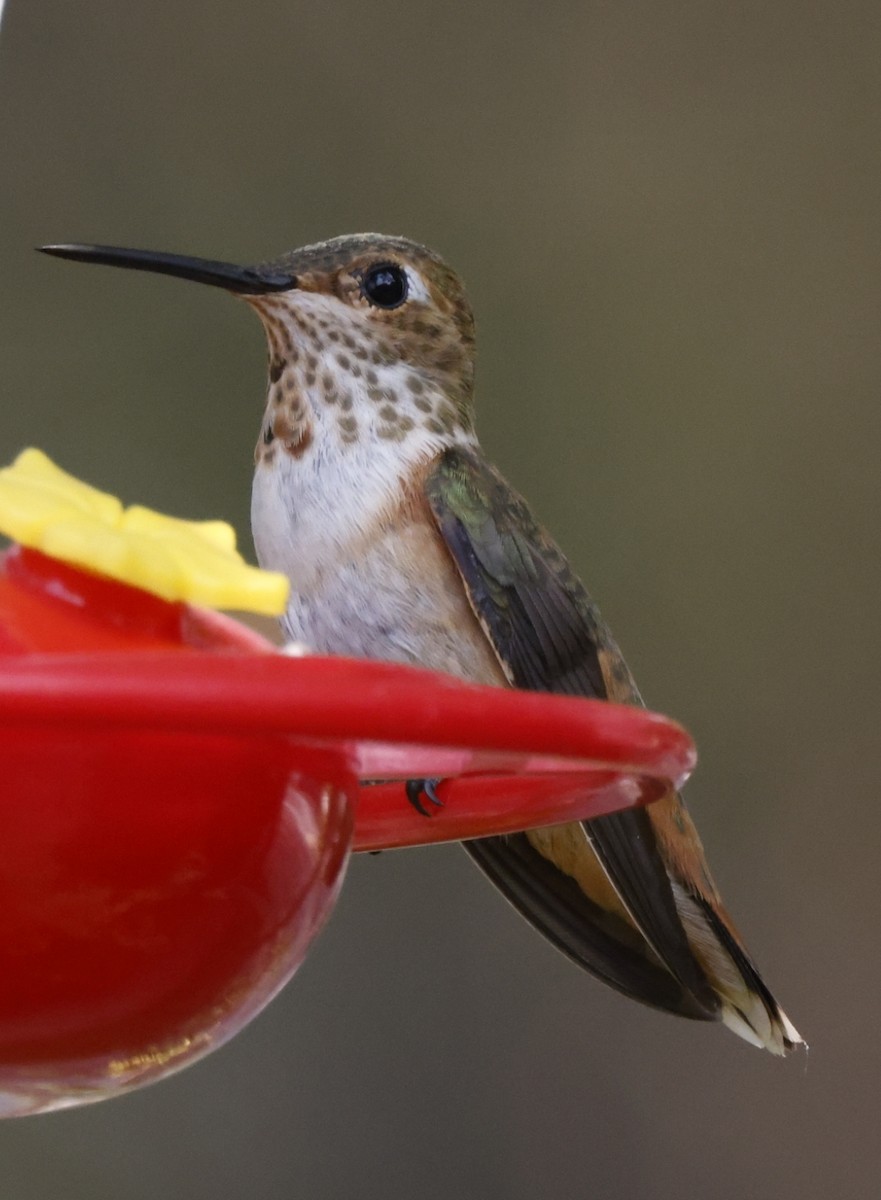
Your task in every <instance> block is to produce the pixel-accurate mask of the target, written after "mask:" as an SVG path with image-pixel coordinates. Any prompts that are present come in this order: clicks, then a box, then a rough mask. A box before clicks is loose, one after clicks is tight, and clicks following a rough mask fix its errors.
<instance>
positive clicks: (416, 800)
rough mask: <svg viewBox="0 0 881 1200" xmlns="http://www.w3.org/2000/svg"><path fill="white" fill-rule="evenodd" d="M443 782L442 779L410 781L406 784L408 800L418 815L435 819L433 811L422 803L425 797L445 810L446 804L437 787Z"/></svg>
mask: <svg viewBox="0 0 881 1200" xmlns="http://www.w3.org/2000/svg"><path fill="white" fill-rule="evenodd" d="M440 782H441V780H440V779H408V780H407V782H406V783H405V784H404V790H405V791H406V793H407V799H408V800H409V801H410V803H411V804H412V805H413V807H414V808H415V809H416V811H417V812H418V813H421V814H422V816H423V817H433V816H434V813H433V812H432V811H431V809H429V808H426V807H425V805H424V804H423V803H422V797H423V796H425V798H426V799H427V800H430V801H431V803H432V804H433V805H435V807H436V808H443V806H444V802H443V800H441V798H440V796H438V794H437V790H436V789H437V786H438V784H439V783H440Z"/></svg>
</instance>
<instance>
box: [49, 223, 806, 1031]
mask: <svg viewBox="0 0 881 1200" xmlns="http://www.w3.org/2000/svg"><path fill="white" fill-rule="evenodd" d="M43 249H44V250H45V251H46V252H47V253H50V254H55V255H59V256H60V257H62V258H72V259H79V260H84V261H87V262H97V263H106V264H110V265H113V266H120V267H130V268H135V269H138V270H146V271H158V272H162V273H165V274H169V275H175V276H180V277H182V278H185V279H192V280H196V281H198V282H201V283H207V284H212V285H215V286H219V287H223V288H226V289H228V290H229V291H231V292H232V293H234V294H235V295H236V296H239V297H241V298H242V299H243V300H245V301H246V302H247V303H248V304H249V305H250V306H251V307H252V308H253V309H254V310H255V312H256V313H257V315H258V316H259V317H260V319H261V321H262V322H263V326H264V328H265V330H266V334H267V338H268V341H269V391H268V397H267V401H266V409H265V412H264V416H263V420H262V423H261V427H260V434H259V437H258V440H257V449H256V455H255V459H256V471H255V475H254V488H253V498H252V510H251V511H252V523H253V533H254V541H255V544H256V548H257V556H258V558H259V560H260V563H261V565H262V566H264V567H267V568H270V569H272V570H274V571H283V572H285V573H286V574H287V575H288V576H289V578H290V580H291V584H292V591H291V597H290V603H289V606H288V609H287V612H286V614H285V616H284V618H283V620H282V624H283V626H284V631H285V633H286V635H287V636H288V637H289V638H291V639H293V640H296V641H298V642H303V643H305V644H306V645H307V646H309V647H311V648H313V649H314V650H316V651H317V652H320V653H328V654H345V655H354V656H356V657H362V658H375V659H387V660H392V661H395V662H401V663H413V664H418V665H419V666H422V667H429V668H434V669H436V670H439V671H446V672H449V673H451V674H453V675H457V676H459V677H461V678H463V679H468V680H472V681H474V682H477V683H483V684H497V685H500V686H511V687H519V688H527V689H533V690H537V691H546V692H557V693H563V694H566V695H581V696H592V697H599V698H602V699H608V700H613V701H619V702H623V703H628V704H641V703H642V701H641V698H640V695H639V692H638V691H637V689H636V686H635V684H634V682H633V679H632V677H631V674H630V672H629V670H628V668H627V665H626V664H625V662H624V659H623V658H622V656H621V653H620V651H619V649H618V647H617V645H616V644H615V642H614V640H613V639H612V637H611V634H610V632H609V630H608V628H607V627H606V625H605V624H604V622H603V620H602V618H601V617H600V614H599V612H598V611H597V608H596V606H595V605H594V603H593V601H592V600H591V598H590V596H589V595H588V593H587V591H586V590H585V588H584V587H583V585H582V584H581V583H580V581H579V580H578V579H577V577H576V576H575V574H574V573H573V571H572V568H571V567H570V565H569V563H568V562H567V560H566V558H565V557H564V556H563V553H562V552H561V551H560V549H559V548H558V547H557V545H556V544H555V542H554V541H553V540H552V539H551V538H550V537H549V536H548V534H547V533H546V532H545V531H544V530H543V529H542V528H541V526H540V525H539V524H538V523H537V521H536V519H535V517H534V516H533V514H532V512H531V511H530V509H529V507H528V506H527V504H526V503H525V501H524V500H523V499H522V498H521V497H520V496H519V495H518V494H517V493H516V492H515V491H514V490H513V489H512V488H511V487H510V486H509V485H508V484H507V483H506V481H505V480H504V479H503V478H502V476H501V475H500V474H499V473H498V471H496V470H495V468H494V467H493V466H492V465H491V464H490V463H489V462H488V461H487V459H486V458H485V457H484V455H483V452H482V450H481V448H480V445H479V443H478V440H477V435H476V433H475V429H474V407H473V384H474V318H473V316H472V312H471V307H470V305H469V303H468V299H467V297H466V294H465V290H464V288H463V286H462V283H461V281H460V280H459V278H458V276H457V275H456V274H455V273H454V272H453V271H452V270H451V269H450V268H449V267H448V266H447V265H446V263H445V262H444V261H443V260H442V259H441V258H440V257H439V256H438V255H437V254H434V253H433V252H432V251H431V250H428V249H426V248H425V247H424V246H420V245H417V244H416V243H414V242H411V241H408V240H406V239H404V238H396V237H383V236H380V235H378V234H358V235H354V236H349V237H339V238H334V239H333V240H331V241H327V242H322V243H320V244H318V245H314V246H307V247H305V248H304V249H302V250H295V251H294V252H293V253H291V254H286V255H284V256H283V257H281V258H279V259H276V260H274V261H272V262H268V263H264V264H262V265H260V266H256V267H237V266H232V265H230V264H227V263H221V262H212V261H207V260H203V259H196V258H187V257H180V256H177V255H170V254H161V253H153V252H150V251H139V250H125V249H118V248H114V247H102V246H81V245H65V246H46V247H43ZM426 787H427V790H428V797H429V799H432V800H436V799H437V797H436V796H435V794H434V792H433V790H432V789H431V786H430V785H426ZM466 849H467V850H468V852H469V854H470V855H471V857H472V858H473V859H474V860H475V861H476V862H477V863H478V865H479V866H480V867H481V868H482V869H483V870H484V871H485V872H486V874H487V875H488V876H489V877H490V879H491V880H492V881H493V882H494V883H495V884H496V885H497V887H498V888H499V889H500V890H501V891H502V892H503V893H504V894H505V895H506V896H507V898H508V899H509V900H510V901H511V902H512V904H513V905H514V906H515V907H516V908H517V909H519V910H520V912H521V913H522V914H523V915H524V916H525V917H526V918H527V920H529V921H530V922H531V923H532V924H533V925H534V926H535V928H536V929H538V930H539V931H540V932H541V933H543V934H544V935H545V936H546V937H548V938H549V939H550V940H551V941H552V942H553V943H554V944H555V945H556V946H558V947H559V948H560V949H561V950H562V951H563V952H564V953H565V954H567V955H568V956H569V957H570V958H572V959H574V960H575V962H577V963H579V964H580V965H581V966H582V967H585V968H586V969H587V970H588V971H590V972H592V973H593V974H594V975H596V976H598V977H599V978H600V979H602V980H604V981H605V982H606V983H608V984H610V985H611V986H612V987H615V988H617V989H618V990H619V991H622V992H624V993H625V994H626V995H629V996H633V997H634V998H636V999H637V1000H641V1001H643V1002H644V1003H646V1004H650V1005H654V1006H655V1007H657V1008H661V1009H666V1010H669V1011H670V1012H674V1013H678V1014H680V1015H682V1016H687V1017H692V1018H696V1019H698V1020H717V1019H721V1020H722V1021H724V1023H725V1024H726V1025H728V1026H729V1027H730V1028H731V1029H733V1030H734V1032H736V1033H738V1034H740V1036H741V1037H743V1038H745V1039H746V1040H747V1041H749V1042H752V1043H754V1044H755V1045H757V1046H764V1047H767V1049H769V1050H771V1051H772V1052H773V1053H775V1054H783V1053H785V1052H786V1050H788V1049H790V1048H791V1047H793V1046H794V1045H796V1044H798V1043H801V1041H802V1039H801V1037H800V1036H799V1034H798V1033H797V1031H796V1030H795V1028H794V1027H793V1025H792V1024H791V1023H790V1021H789V1020H788V1019H787V1017H786V1016H785V1014H784V1013H783V1011H782V1010H781V1009H780V1007H779V1005H778V1004H777V1002H776V1000H775V999H774V997H773V996H772V995H771V993H770V991H769V990H768V988H767V987H766V985H765V984H764V982H763V981H762V979H761V977H760V975H759V973H758V971H757V969H756V967H755V966H754V965H753V962H752V960H751V958H750V957H749V954H748V953H747V950H746V948H745V947H744V944H743V942H742V940H741V938H740V935H739V934H738V932H737V930H736V929H735V927H734V925H733V923H732V921H731V919H730V917H729V916H728V914H727V912H726V911H725V909H724V907H723V905H722V902H721V898H720V896H719V893H718V891H717V889H716V886H715V884H714V883H713V880H712V877H711V875H710V873H709V868H708V867H707V864H706V861H705V858H704V852H703V848H702V846H701V842H700V839H699V837H698V834H697V831H696V829H695V827H694V825H693V823H692V821H691V818H690V817H689V815H688V813H687V811H686V809H685V806H684V804H683V802H682V800H681V798H680V796H679V795H678V794H677V793H675V792H672V791H671V792H670V793H669V794H668V795H667V796H665V797H664V798H663V799H661V800H659V801H657V802H656V803H654V804H652V805H651V806H650V807H648V808H646V809H634V810H630V811H626V812H620V813H615V814H612V815H609V816H604V817H600V818H598V819H595V820H592V821H585V822H573V823H571V824H565V825H557V826H552V827H550V828H542V829H533V830H530V831H528V832H525V833H518V834H514V835H509V836H505V837H489V838H483V839H480V840H477V841H472V842H469V843H467V844H466Z"/></svg>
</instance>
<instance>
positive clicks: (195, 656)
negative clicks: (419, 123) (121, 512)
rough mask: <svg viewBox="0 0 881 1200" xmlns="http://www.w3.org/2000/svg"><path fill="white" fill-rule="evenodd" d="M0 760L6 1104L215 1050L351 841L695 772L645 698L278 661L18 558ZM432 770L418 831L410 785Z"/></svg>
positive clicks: (547, 819) (461, 829) (113, 589)
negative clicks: (429, 809)
mask: <svg viewBox="0 0 881 1200" xmlns="http://www.w3.org/2000/svg"><path fill="white" fill-rule="evenodd" d="M0 754H2V780H3V791H2V806H0V844H2V846H3V854H2V855H0V971H2V975H3V979H4V986H3V988H2V989H0V1113H3V1112H5V1113H7V1114H19V1113H23V1112H34V1111H44V1110H46V1109H49V1108H55V1107H62V1106H64V1105H68V1104H76V1103H83V1102H85V1101H87V1100H93V1099H100V1098H102V1097H104V1096H109V1095H113V1094H115V1093H117V1092H119V1091H122V1090H125V1089H127V1088H131V1087H134V1086H138V1085H140V1084H142V1083H147V1082H150V1081H152V1080H155V1079H158V1078H161V1077H162V1076H164V1075H166V1074H168V1073H169V1072H171V1071H173V1070H177V1069H179V1068H180V1067H181V1066H184V1065H186V1064H187V1063H188V1062H191V1061H193V1060H194V1059H196V1058H198V1057H200V1056H201V1055H202V1054H204V1053H206V1052H207V1051H208V1050H209V1049H211V1048H212V1047H214V1046H217V1045H219V1044H220V1043H221V1042H223V1041H225V1040H226V1039H227V1038H228V1037H229V1036H231V1035H232V1034H233V1033H234V1032H235V1031H236V1030H237V1029H239V1028H241V1026H242V1025H243V1024H244V1023H245V1022H246V1021H247V1020H249V1019H250V1018H251V1017H252V1016H253V1015H254V1014H255V1013H256V1012H257V1011H259V1009H260V1008H261V1007H262V1006H263V1005H264V1004H265V1003H266V1002H267V1001H268V1000H269V999H270V998H271V996H272V995H273V994H274V993H275V992H276V991H277V990H278V988H279V987H280V986H281V985H282V984H283V983H284V982H285V980H286V979H287V978H289V977H290V975H291V974H292V972H293V971H294V970H295V968H296V966H297V965H298V963H299V962H300V961H301V959H302V957H303V955H304V953H305V951H306V949H307V947H308V944H309V942H310V940H311V938H312V937H313V936H314V935H315V933H316V932H317V930H318V929H319V928H320V926H321V924H322V923H323V921H324V920H325V919H326V916H327V914H328V913H329V911H330V908H331V907H332V904H333V902H334V899H335V897H336V895H337V892H338V890H339V887H340V885H341V882H342V877H343V873H344V868H345V863H346V860H347V856H348V852H349V849H350V848H355V849H378V848H382V847H390V846H402V845H415V844H419V843H425V842H429V841H443V840H450V839H460V838H464V837H474V836H481V835H486V834H489V833H497V832H505V831H511V830H515V829H519V828H524V827H527V826H529V825H536V824H549V823H553V822H557V821H564V820H570V819H579V818H584V817H588V816H595V815H598V814H599V813H603V812H608V811H610V810H612V809H615V808H621V807H625V806H628V805H632V804H637V803H646V802H647V801H649V800H652V799H655V798H656V797H657V796H659V795H660V794H662V793H663V791H665V790H666V789H667V788H668V787H669V786H670V785H671V783H676V784H679V783H681V782H682V780H683V779H684V777H685V776H686V775H687V774H688V772H689V771H690V770H691V767H692V765H693V760H694V751H693V747H692V744H691V742H690V740H689V738H688V736H687V734H685V733H684V731H683V730H682V729H680V728H679V727H678V726H677V725H675V724H674V723H673V722H670V721H667V720H666V719H664V718H661V717H658V716H655V715H653V714H650V713H646V712H644V711H642V710H639V709H632V708H622V707H620V706H616V705H608V704H602V703H599V702H592V701H586V700H578V699H569V698H562V697H553V696H545V695H539V694H536V693H523V692H515V691H506V690H504V689H493V688H477V687H471V686H468V685H465V684H462V683H460V682H458V681H456V680H453V679H450V678H448V677H445V676H440V675H436V674H433V673H429V672H425V671H419V670H415V669H410V668H406V667H399V666H393V665H389V664H382V663H371V662H356V661H352V660H346V659H320V658H299V659H297V658H287V657H285V656H283V655H280V654H277V653H274V648H273V647H272V646H271V645H270V644H269V643H267V642H265V641H264V639H262V638H259V637H258V636H257V635H256V634H253V633H251V632H250V631H249V630H246V629H245V628H244V627H243V626H241V625H239V624H237V623H236V622H234V621H231V620H230V619H228V618H224V617H220V616H217V615H216V614H211V613H207V612H204V611H202V610H199V609H194V608H191V607H189V606H187V605H181V604H166V603H165V602H164V601H161V600H158V599H156V598H155V597H153V596H149V595H147V594H146V593H144V592H141V591H139V590H137V589H134V588H130V587H127V586H126V585H123V584H118V583H113V582H111V581H109V580H105V579H101V578H98V577H96V576H93V575H90V574H88V573H87V572H83V571H79V570H77V569H75V568H72V567H69V566H65V565H64V564H60V563H56V562H54V561H53V560H51V559H47V558H45V557H44V556H43V555H40V554H37V553H36V552H34V551H27V550H21V549H19V548H13V550H12V551H10V552H8V553H7V555H6V556H5V559H4V561H3V562H2V565H0ZM428 776H441V777H442V778H443V783H441V784H440V787H439V793H440V796H441V798H442V800H443V801H444V806H443V808H441V809H440V810H439V811H438V812H437V814H436V815H434V816H432V817H431V818H426V817H424V816H422V815H420V814H419V813H418V812H416V810H415V809H414V808H413V807H412V806H411V805H410V804H409V803H408V801H407V800H406V797H405V793H404V787H403V783H402V782H401V781H402V780H405V779H408V778H414V777H428ZM359 781H371V786H365V787H359V786H358V784H359ZM374 781H379V782H374ZM392 781H396V782H392Z"/></svg>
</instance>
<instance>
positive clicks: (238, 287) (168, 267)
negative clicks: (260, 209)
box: [37, 245, 297, 296]
mask: <svg viewBox="0 0 881 1200" xmlns="http://www.w3.org/2000/svg"><path fill="white" fill-rule="evenodd" d="M37 249H38V250H40V251H41V252H42V253H43V254H53V255H55V256H56V257H57V258H72V259H73V260H74V261H75V262H90V263H103V264H105V265H106V266H109V267H128V268H129V269H130V270H133V271H153V272H154V273H157V274H159V275H176V276H177V277H178V278H179V279H192V280H194V281H195V282H196V283H208V284H211V285H212V286H213V287H222V288H226V289H227V291H230V292H237V293H238V294H239V295H244V296H256V295H259V294H260V293H261V292H287V291H290V289H291V288H295V287H296V286H297V277H296V275H289V274H283V273H281V274H280V273H279V272H278V271H271V270H264V269H262V268H261V267H237V266H235V265H234V264H233V263H225V262H212V261H211V260H210V259H207V258H187V257H186V256H185V255H182V254H162V253H161V252H158V251H154V250H125V249H123V248H122V247H120V246H79V245H69V246H68V245H65V246H38V247H37Z"/></svg>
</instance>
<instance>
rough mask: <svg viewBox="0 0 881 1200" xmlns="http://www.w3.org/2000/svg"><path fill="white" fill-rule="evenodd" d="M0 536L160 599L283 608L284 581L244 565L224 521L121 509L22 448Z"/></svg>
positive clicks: (1, 501) (5, 492) (4, 480)
mask: <svg viewBox="0 0 881 1200" xmlns="http://www.w3.org/2000/svg"><path fill="white" fill-rule="evenodd" d="M0 532H2V533H5V534H6V535H7V536H8V537H11V538H12V539H13V540H14V541H16V542H21V543H22V545H25V546H31V547H32V548H33V549H35V550H41V551H42V552H43V553H44V554H49V555H51V556H52V557H53V558H60V559H63V560H64V561H65V562H70V563H74V564H75V565H76V566H78V567H85V568H86V569H87V570H90V571H94V572H96V573H97V574H99V575H109V576H110V577H111V578H112V579H118V580H120V581H121V582H122V583H128V584H131V585H133V586H134V587H139V588H143V589H144V590H145V591H148V592H153V593H154V594H155V595H157V596H161V597H162V598H163V599H165V600H184V601H187V602H188V603H192V604H204V605H207V606H208V607H210V608H235V609H241V610H242V611H244V612H254V613H265V614H269V615H274V616H277V615H278V614H280V613H282V612H284V609H285V605H286V604H287V598H288V592H289V587H290V585H289V584H288V580H287V578H286V577H285V576H284V575H279V574H276V573H275V572H273V571H261V570H259V569H258V568H257V567H249V566H248V564H247V563H246V562H245V561H244V559H243V558H242V557H241V555H240V554H239V553H238V552H237V550H236V535H235V531H234V530H233V528H232V526H231V525H227V523H226V522H225V521H182V520H179V519H178V518H177V517H166V516H164V515H163V514H162V513H158V512H153V511H152V510H151V509H149V508H141V507H139V506H137V505H135V506H133V507H132V508H123V506H122V504H121V503H120V501H119V500H117V499H116V497H115V496H109V495H107V493H106V492H99V491H98V489H97V488H93V487H90V486H89V485H88V484H87V483H82V482H81V481H80V480H79V479H75V478H74V477H73V476H72V475H68V474H67V472H66V471H62V470H61V468H60V467H57V466H56V465H55V464H54V463H53V462H52V460H51V459H49V458H47V457H46V455H45V454H43V452H42V451H41V450H23V451H22V452H21V454H19V456H18V458H17V459H16V460H15V462H14V463H13V464H12V466H11V467H4V468H3V469H2V470H0Z"/></svg>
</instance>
